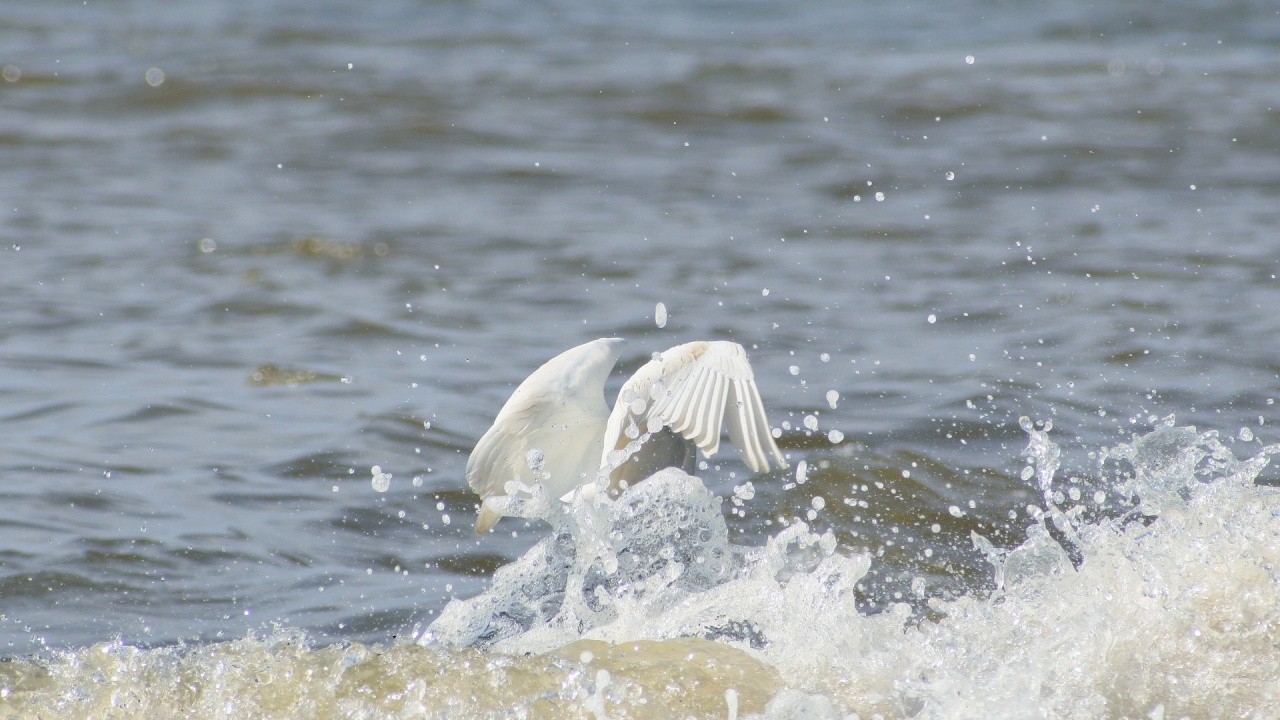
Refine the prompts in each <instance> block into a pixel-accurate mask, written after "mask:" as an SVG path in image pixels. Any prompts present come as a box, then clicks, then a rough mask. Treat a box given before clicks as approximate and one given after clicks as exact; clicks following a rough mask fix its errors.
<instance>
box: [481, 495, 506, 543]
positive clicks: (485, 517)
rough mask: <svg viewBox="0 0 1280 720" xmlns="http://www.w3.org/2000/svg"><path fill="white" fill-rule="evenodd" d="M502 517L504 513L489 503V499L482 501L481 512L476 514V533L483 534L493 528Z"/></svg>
mask: <svg viewBox="0 0 1280 720" xmlns="http://www.w3.org/2000/svg"><path fill="white" fill-rule="evenodd" d="M501 519H502V515H501V514H500V513H499V512H498V511H497V510H494V509H493V507H492V506H490V505H489V501H488V499H486V500H484V502H481V503H480V513H479V514H478V515H476V534H477V535H483V534H485V533H487V532H489V531H490V530H492V529H493V526H494V525H497V524H498V521H499V520H501Z"/></svg>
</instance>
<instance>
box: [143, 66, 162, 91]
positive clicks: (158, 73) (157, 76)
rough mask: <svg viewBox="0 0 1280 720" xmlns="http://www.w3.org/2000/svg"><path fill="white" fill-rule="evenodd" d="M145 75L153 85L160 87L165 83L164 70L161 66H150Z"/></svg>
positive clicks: (149, 83) (148, 82)
mask: <svg viewBox="0 0 1280 720" xmlns="http://www.w3.org/2000/svg"><path fill="white" fill-rule="evenodd" d="M144 77H145V78H146V81H147V84H148V85H150V86H151V87H160V86H161V85H163V84H164V71H163V70H161V69H160V68H154V67H153V68H149V69H148V70H147V74H146V75H145V76H144Z"/></svg>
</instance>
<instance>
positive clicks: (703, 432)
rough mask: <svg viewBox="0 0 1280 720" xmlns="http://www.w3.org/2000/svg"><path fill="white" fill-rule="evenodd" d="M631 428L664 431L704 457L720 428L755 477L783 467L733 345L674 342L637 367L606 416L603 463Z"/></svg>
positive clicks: (714, 446)
mask: <svg viewBox="0 0 1280 720" xmlns="http://www.w3.org/2000/svg"><path fill="white" fill-rule="evenodd" d="M637 410H638V411H639V412H636V411H637ZM631 423H635V425H637V426H638V428H639V430H640V432H653V431H656V430H658V429H659V428H661V427H668V428H670V429H671V430H673V431H674V432H677V433H679V434H680V435H681V436H682V437H684V438H686V439H688V440H690V441H692V442H693V443H694V444H695V445H696V446H697V447H698V449H699V450H701V451H702V453H703V454H704V455H706V456H711V455H714V454H715V453H716V451H718V450H719V449H720V428H721V427H722V426H724V425H726V424H727V425H728V427H729V439H730V440H731V441H732V442H733V445H734V447H736V448H738V451H739V453H741V455H742V458H743V460H744V461H745V462H746V464H747V466H748V467H750V468H751V470H752V471H753V472H764V471H767V470H769V469H770V468H771V467H772V466H773V463H776V464H777V466H778V467H785V466H786V461H785V460H784V459H783V456H782V453H781V452H780V451H779V450H778V446H777V444H775V443H774V441H773V435H772V434H771V432H770V430H769V423H768V420H767V419H766V418H765V414H764V405H763V403H762V402H761V401H760V392H759V390H758V389H757V388H756V383H755V376H754V375H753V373H752V372H751V365H750V364H749V363H748V362H747V355H746V351H744V350H743V349H742V346H741V345H738V344H737V343H732V342H693V343H688V344H686V345H679V346H677V347H674V348H671V349H670V350H668V351H666V352H664V353H662V354H661V355H659V356H657V357H655V358H654V359H653V360H650V361H649V362H648V363H647V364H646V365H644V366H643V367H641V368H640V370H638V371H637V372H636V374H635V375H633V376H632V377H631V379H630V380H628V381H627V382H626V384H625V385H623V388H622V391H621V392H620V393H619V395H618V402H617V404H616V405H614V408H613V412H612V413H611V414H610V416H609V420H608V423H607V425H606V430H605V437H604V440H605V441H604V455H603V457H602V458H601V464H602V465H603V464H607V463H608V462H609V454H610V453H611V452H613V451H615V450H619V449H622V448H624V447H626V445H627V444H628V443H629V442H630V441H631V440H632V439H633V438H629V437H627V435H626V428H627V427H628V426H630V424H631ZM642 452H643V450H642Z"/></svg>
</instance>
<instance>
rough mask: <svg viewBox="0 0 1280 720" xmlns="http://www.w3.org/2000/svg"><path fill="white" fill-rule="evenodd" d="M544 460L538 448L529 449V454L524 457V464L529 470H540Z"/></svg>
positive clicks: (544, 457)
mask: <svg viewBox="0 0 1280 720" xmlns="http://www.w3.org/2000/svg"><path fill="white" fill-rule="evenodd" d="M545 459H546V456H545V455H543V453H542V451H541V450H539V449H538V448H530V449H529V452H528V453H526V454H525V456H524V461H525V464H527V465H528V466H529V469H530V470H541V469H542V461H543V460H545Z"/></svg>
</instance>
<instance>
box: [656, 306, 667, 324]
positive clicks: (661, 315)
mask: <svg viewBox="0 0 1280 720" xmlns="http://www.w3.org/2000/svg"><path fill="white" fill-rule="evenodd" d="M653 322H654V323H656V324H657V326H658V327H660V328H664V327H666V326H667V306H666V305H665V304H664V303H658V305H657V306H656V307H654V309H653Z"/></svg>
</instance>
